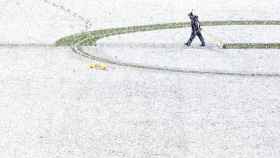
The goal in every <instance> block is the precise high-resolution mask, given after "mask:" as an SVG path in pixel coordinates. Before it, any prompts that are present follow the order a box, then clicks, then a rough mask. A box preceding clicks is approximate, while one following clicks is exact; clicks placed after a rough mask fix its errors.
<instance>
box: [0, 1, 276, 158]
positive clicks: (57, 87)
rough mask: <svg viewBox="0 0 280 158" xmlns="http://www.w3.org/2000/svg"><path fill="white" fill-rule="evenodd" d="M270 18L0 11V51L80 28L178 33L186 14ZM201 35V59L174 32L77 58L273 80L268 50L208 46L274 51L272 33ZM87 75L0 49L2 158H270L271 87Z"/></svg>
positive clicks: (129, 9) (267, 4) (60, 58)
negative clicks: (143, 27) (233, 45)
mask: <svg viewBox="0 0 280 158" xmlns="http://www.w3.org/2000/svg"><path fill="white" fill-rule="evenodd" d="M50 2H51V3H55V4H56V5H57V6H63V7H64V9H65V8H66V10H67V9H68V10H69V9H70V10H71V11H69V12H65V10H63V9H61V8H60V7H54V6H52V5H50ZM279 7H280V4H279V2H278V0H267V1H257V0H248V1H240V0H238V1H237V0H233V1H227V0H203V1H202V0H200V1H195V0H191V1H186V0H177V1H175V2H174V1H173V0H164V1H162V0H153V1H151V0H142V1H139V0H123V1H114V0H106V1H101V0H100V1H98V0H97V1H88V0H84V1H82V2H81V1H80V0H67V1H66V0H53V1H51V0H50V1H48V3H46V1H44V0H1V1H0V9H1V10H0V13H1V17H0V24H1V25H0V37H1V41H0V43H2V44H4V45H6V44H9V43H12V44H30V43H36V44H53V43H54V42H55V40H57V39H58V38H60V37H63V36H65V35H69V34H73V33H76V32H81V31H84V30H85V21H83V20H81V19H85V20H90V22H91V24H92V27H91V28H90V29H91V30H95V29H100V28H109V27H117V26H127V25H140V24H154V23H165V22H175V21H184V20H186V19H185V18H186V13H187V12H188V11H189V10H191V8H195V10H196V11H197V12H198V13H199V14H200V16H201V19H202V20H248V19H258V20H271V19H272V20H273V19H274V20H280V19H279V16H278V15H279V13H280V11H279V10H278V8H279ZM59 8H60V9H59ZM73 13H77V14H79V16H81V17H82V18H81V17H80V18H77V16H76V17H75V16H73ZM253 31H255V33H254V32H253ZM204 33H205V37H206V39H207V42H208V44H209V47H207V48H206V49H196V48H190V49H184V48H183V46H182V43H183V42H185V40H186V38H187V37H188V36H189V35H188V32H187V31H186V30H185V29H177V30H164V31H154V32H146V33H135V34H129V35H121V36H116V37H110V38H106V39H103V40H101V41H99V43H98V44H99V45H98V47H96V48H90V47H87V48H84V49H85V50H87V51H88V52H90V53H94V54H96V55H100V56H102V57H108V58H110V59H114V60H120V61H125V62H138V63H140V64H146V65H149V64H151V65H161V66H167V67H168V66H172V67H181V68H186V69H198V70H202V71H208V70H217V69H218V70H219V71H230V72H259V73H280V72H279V71H280V69H279V66H280V64H279V62H278V61H279V60H280V58H279V50H226V51H225V50H221V49H218V48H217V47H216V44H217V41H216V40H217V39H219V40H223V41H227V42H277V41H279V38H278V37H279V35H280V32H279V26H254V27H252V26H248V27H246V26H230V27H229V26H226V27H207V28H206V27H205V28H204ZM213 35H214V37H210V36H213ZM268 37H269V38H268ZM196 46H198V43H197V41H196V42H195V43H194V47H196ZM91 63H96V61H91V60H89V59H86V58H83V57H81V56H79V55H77V54H75V53H73V52H72V50H71V49H70V48H67V47H65V48H63V47H59V48H56V47H53V46H49V47H42V46H37V47H30V46H19V47H13V46H8V47H7V46H3V45H2V46H1V47H0V89H1V91H0V157H1V158H2V157H3V158H37V157H42V158H49V157H59V158H68V157H73V158H91V157H108V158H111V157H119V158H131V157H135V158H144V157H145V158H146V157H147V158H165V157H169V158H185V157H190V158H205V157H209V158H223V157H227V158H243V157H244V158H264V157H265V158H278V157H280V150H279V149H280V141H279V140H280V106H279V105H280V93H279V92H280V84H279V83H280V78H279V77H277V76H276V77H273V76H271V77H265V76H262V77H246V76H231V75H213V74H207V75H203V74H184V73H174V72H161V71H153V70H144V69H136V68H130V67H121V66H116V65H108V69H107V70H106V71H102V70H94V69H90V68H89V64H91Z"/></svg>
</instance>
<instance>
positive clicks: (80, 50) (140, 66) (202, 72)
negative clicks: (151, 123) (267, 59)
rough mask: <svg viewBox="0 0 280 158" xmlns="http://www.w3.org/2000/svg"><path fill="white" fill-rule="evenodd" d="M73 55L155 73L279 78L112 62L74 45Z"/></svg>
mask: <svg viewBox="0 0 280 158" xmlns="http://www.w3.org/2000/svg"><path fill="white" fill-rule="evenodd" d="M72 50H73V52H74V53H76V54H78V55H81V56H83V57H85V58H88V59H91V60H95V61H99V62H104V63H107V64H111V65H117V66H125V67H130V68H137V69H145V70H155V71H165V72H174V73H185V74H199V75H223V76H239V77H264V78H276V77H277V78H280V74H279V73H250V72H227V71H215V70H213V71H203V70H191V69H183V68H175V67H164V66H152V65H144V64H136V63H128V62H121V61H114V60H111V59H108V58H104V57H98V56H95V55H92V54H89V53H87V52H86V51H84V50H83V49H82V47H81V46H78V45H74V46H72Z"/></svg>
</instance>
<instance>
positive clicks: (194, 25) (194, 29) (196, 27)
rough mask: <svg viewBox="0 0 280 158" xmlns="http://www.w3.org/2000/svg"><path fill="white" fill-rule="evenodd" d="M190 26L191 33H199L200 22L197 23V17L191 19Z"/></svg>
mask: <svg viewBox="0 0 280 158" xmlns="http://www.w3.org/2000/svg"><path fill="white" fill-rule="evenodd" d="M191 26H192V32H193V33H198V32H200V31H201V28H200V22H199V21H198V16H192V17H191Z"/></svg>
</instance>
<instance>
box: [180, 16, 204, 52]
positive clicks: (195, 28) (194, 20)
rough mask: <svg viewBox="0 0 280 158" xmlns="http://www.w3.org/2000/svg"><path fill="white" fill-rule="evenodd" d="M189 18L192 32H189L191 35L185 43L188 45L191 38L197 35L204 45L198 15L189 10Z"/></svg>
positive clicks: (190, 42)
mask: <svg viewBox="0 0 280 158" xmlns="http://www.w3.org/2000/svg"><path fill="white" fill-rule="evenodd" d="M188 16H189V18H190V20H191V27H192V33H191V37H190V38H189V40H188V42H187V43H185V45H187V46H190V45H191V44H192V41H193V39H194V38H195V37H196V36H198V38H199V40H200V42H201V45H200V46H202V47H204V46H205V41H204V38H203V36H202V34H201V30H202V29H201V27H200V22H199V20H198V16H197V15H194V14H193V13H192V12H190V13H189V14H188Z"/></svg>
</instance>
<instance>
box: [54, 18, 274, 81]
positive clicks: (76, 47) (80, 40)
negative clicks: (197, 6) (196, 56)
mask: <svg viewBox="0 0 280 158" xmlns="http://www.w3.org/2000/svg"><path fill="white" fill-rule="evenodd" d="M187 25H189V23H173V24H162V25H146V26H136V27H127V28H118V29H107V30H99V31H93V32H88V33H82V34H77V35H73V36H69V37H66V38H63V39H61V40H59V41H58V42H57V43H56V44H57V45H70V46H71V48H72V50H73V51H74V52H75V53H77V54H79V55H81V56H83V57H86V58H89V59H92V60H96V61H100V62H104V63H107V64H113V65H118V66H126V67H131V68H138V69H147V70H156V71H166V72H177V73H189V74H202V75H227V76H240V77H280V74H279V73H248V72H226V71H203V70H201V71H200V70H191V69H187V68H174V67H165V66H151V65H144V64H136V63H128V62H121V61H114V60H112V59H108V58H106V57H99V56H96V55H94V54H90V53H88V52H86V51H84V50H83V48H82V46H84V45H95V44H96V41H97V40H99V39H102V38H104V37H108V36H113V35H119V34H126V33H131V32H143V31H152V30H161V29H172V28H181V27H185V26H187ZM203 25H204V26H219V25H280V21H212V22H203ZM238 45H240V46H241V48H280V43H255V44H253V43H248V44H246V43H239V44H230V43H228V44H226V45H225V44H224V45H223V48H239V47H238ZM246 46H247V47H246Z"/></svg>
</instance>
